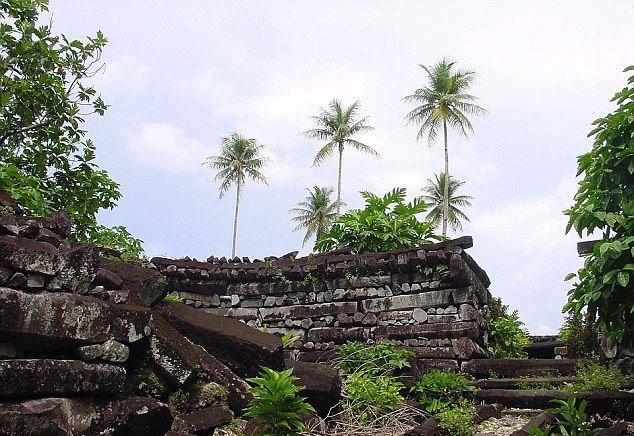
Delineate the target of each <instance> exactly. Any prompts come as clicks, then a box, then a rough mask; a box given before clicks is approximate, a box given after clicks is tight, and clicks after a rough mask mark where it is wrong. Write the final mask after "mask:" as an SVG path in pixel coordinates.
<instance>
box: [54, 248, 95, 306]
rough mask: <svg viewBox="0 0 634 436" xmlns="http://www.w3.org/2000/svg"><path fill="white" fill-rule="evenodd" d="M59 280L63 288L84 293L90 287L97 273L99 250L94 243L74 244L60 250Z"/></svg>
mask: <svg viewBox="0 0 634 436" xmlns="http://www.w3.org/2000/svg"><path fill="white" fill-rule="evenodd" d="M60 257H61V271H60V274H59V280H60V283H61V285H62V287H63V288H64V289H67V290H69V291H70V292H77V293H79V294H85V293H86V292H88V291H89V290H90V289H92V287H93V286H92V281H93V280H94V279H95V274H96V273H97V262H98V259H99V250H98V248H97V246H95V245H94V244H85V245H75V246H73V247H71V248H69V249H64V250H61V251H60Z"/></svg>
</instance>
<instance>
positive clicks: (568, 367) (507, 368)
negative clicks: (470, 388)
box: [462, 359, 579, 378]
mask: <svg viewBox="0 0 634 436" xmlns="http://www.w3.org/2000/svg"><path fill="white" fill-rule="evenodd" d="M578 362H579V361H578V360H575V359H529V360H518V359H473V360H471V361H469V362H463V363H462V372H466V373H469V374H471V375H473V376H475V377H478V378H486V377H489V374H490V373H491V372H494V373H496V374H497V375H498V376H500V377H522V376H527V375H530V376H545V375H549V376H550V375H552V376H568V375H572V374H574V373H575V372H576V368H577V363H578Z"/></svg>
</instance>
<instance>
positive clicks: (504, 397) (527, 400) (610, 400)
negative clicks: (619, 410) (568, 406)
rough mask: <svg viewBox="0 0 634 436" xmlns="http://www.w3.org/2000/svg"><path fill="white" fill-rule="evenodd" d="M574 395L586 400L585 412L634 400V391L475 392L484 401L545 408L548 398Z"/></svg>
mask: <svg viewBox="0 0 634 436" xmlns="http://www.w3.org/2000/svg"><path fill="white" fill-rule="evenodd" d="M572 396H575V397H576V398H577V400H578V401H581V400H587V401H588V407H587V409H586V411H587V413H605V412H609V411H610V410H613V408H614V403H615V402H618V401H620V402H624V403H625V404H628V403H629V402H631V401H634V392H627V391H609V392H607V391H606V392H565V391H544V390H541V391H540V390H535V391H520V390H514V389H513V390H507V389H486V390H481V391H478V392H476V395H475V397H476V400H478V401H484V402H486V403H500V404H503V405H505V406H507V407H519V408H525V409H545V408H548V407H551V406H552V403H550V400H552V399H559V400H567V399H568V398H570V397H572Z"/></svg>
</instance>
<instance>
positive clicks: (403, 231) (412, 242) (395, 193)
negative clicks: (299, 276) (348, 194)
mask: <svg viewBox="0 0 634 436" xmlns="http://www.w3.org/2000/svg"><path fill="white" fill-rule="evenodd" d="M405 194H406V191H405V188H396V189H394V190H392V191H391V192H389V193H387V194H385V195H384V196H383V197H378V196H376V195H374V194H372V193H370V192H361V196H362V197H363V198H364V199H365V208H364V209H357V210H351V211H350V212H348V213H346V214H345V215H342V216H340V217H339V218H337V220H335V221H334V222H333V224H332V226H331V227H330V229H328V231H326V232H324V233H323V235H322V237H321V238H320V239H319V240H318V241H317V243H316V244H315V250H316V251H320V252H324V251H330V250H334V249H337V248H344V247H349V248H350V249H351V250H352V251H353V252H355V253H363V252H368V251H388V250H393V249H396V248H411V247H415V246H417V245H420V244H423V243H426V242H430V241H431V240H439V239H440V237H439V236H437V235H435V234H434V231H433V229H434V225H433V224H432V223H429V222H423V221H419V220H418V219H417V218H416V215H418V214H420V213H423V212H425V210H427V204H425V202H424V201H423V200H422V199H421V198H420V197H418V198H415V199H414V200H413V201H411V202H410V203H405Z"/></svg>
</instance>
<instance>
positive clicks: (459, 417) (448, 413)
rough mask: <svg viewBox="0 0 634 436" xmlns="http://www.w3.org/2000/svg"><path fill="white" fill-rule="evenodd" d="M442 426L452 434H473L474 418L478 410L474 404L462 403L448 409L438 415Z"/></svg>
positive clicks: (470, 435) (458, 435)
mask: <svg viewBox="0 0 634 436" xmlns="http://www.w3.org/2000/svg"><path fill="white" fill-rule="evenodd" d="M436 417H437V418H438V421H439V425H440V428H442V429H443V430H445V431H446V432H447V433H448V434H450V435H451V436H473V434H474V425H473V420H474V419H475V417H476V410H475V407H473V405H471V404H468V403H462V404H460V405H458V406H456V407H454V408H452V409H446V410H443V411H442V412H440V413H439V414H438V415H436Z"/></svg>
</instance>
